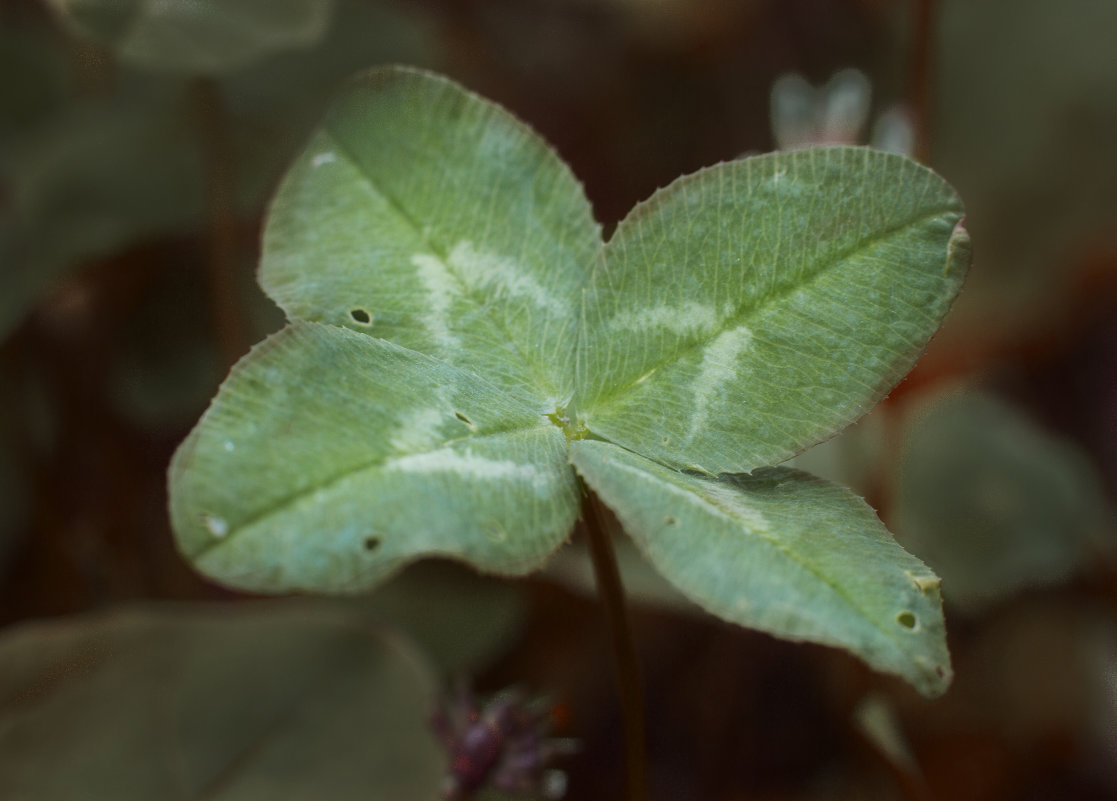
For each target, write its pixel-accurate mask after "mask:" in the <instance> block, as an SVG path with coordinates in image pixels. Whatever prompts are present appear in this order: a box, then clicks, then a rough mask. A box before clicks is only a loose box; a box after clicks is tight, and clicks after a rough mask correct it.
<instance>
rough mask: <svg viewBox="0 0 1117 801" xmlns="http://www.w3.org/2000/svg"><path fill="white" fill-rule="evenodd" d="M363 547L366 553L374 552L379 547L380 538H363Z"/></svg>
mask: <svg viewBox="0 0 1117 801" xmlns="http://www.w3.org/2000/svg"><path fill="white" fill-rule="evenodd" d="M364 545H365V550H366V551H375V550H376V549H377V548H379V547H380V538H379V537H365V543H364Z"/></svg>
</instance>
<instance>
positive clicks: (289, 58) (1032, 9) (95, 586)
mask: <svg viewBox="0 0 1117 801" xmlns="http://www.w3.org/2000/svg"><path fill="white" fill-rule="evenodd" d="M1115 6H1117V4H1114V3H1111V2H1101V0H1097V1H1095V2H1091V1H1090V0H1074V2H1067V3H1060V4H1053V3H1046V2H1042V0H937V1H935V0H923V1H922V2H915V1H914V0H913V1H912V2H902V1H901V0H829V1H826V0H707V2H701V3H697V2H687V1H686V0H443V1H442V2H417V1H415V0H412V1H410V2H408V1H405V0H397V1H395V2H388V0H363V1H362V0H345V2H341V1H340V0H339V3H338V5H337V7H336V8H335V9H334V16H333V18H332V21H331V23H330V26H329V27H328V29H327V30H326V32H325V33H324V34H323V37H322V38H321V40H320V41H318V42H316V43H314V44H312V45H309V46H306V47H302V48H296V49H289V50H285V51H283V52H278V53H276V54H273V55H265V56H262V57H261V58H258V59H255V60H253V61H252V62H251V63H249V64H246V65H243V66H239V67H237V68H235V69H230V70H222V71H218V72H215V73H214V74H212V75H209V76H198V75H191V74H184V73H182V72H173V71H172V72H168V71H166V70H162V69H158V68H152V67H150V65H143V64H135V63H129V62H128V61H127V60H122V59H120V58H118V57H117V55H115V54H114V50H113V47H112V45H111V43H106V42H105V41H97V40H96V37H94V38H93V39H90V38H86V37H82V36H81V35H78V34H76V33H74V32H73V30H72V29H71V28H70V27H69V26H68V25H67V24H65V22H64V20H63V19H62V18H61V17H59V16H58V15H57V14H56V13H55V12H53V11H52V9H51V8H48V7H47V5H46V4H44V3H38V2H31V0H5V2H3V3H0V150H2V151H3V152H2V154H0V259H2V261H0V623H2V624H3V625H4V626H5V627H7V630H9V631H11V630H15V628H16V627H17V626H19V625H20V624H24V623H27V622H29V621H35V620H41V619H57V618H62V617H63V616H74V615H80V614H83V613H88V612H92V611H96V610H106V609H114V608H118V607H122V606H125V605H128V604H132V603H134V602H137V601H151V600H157V601H170V600H174V601H210V602H212V601H224V602H230V603H237V602H240V601H241V598H240V596H238V595H236V594H235V593H232V592H230V591H227V590H223V589H220V588H217V587H214V586H212V585H210V584H208V583H206V582H205V581H204V580H203V579H201V578H200V577H199V576H197V575H196V574H195V573H193V572H192V571H191V569H190V568H189V567H188V565H187V564H186V563H185V561H184V560H183V559H181V558H180V557H179V556H178V554H177V553H176V551H175V548H174V544H173V540H172V536H171V533H170V530H169V526H168V522H167V515H166V490H165V471H166V466H167V464H168V462H169V460H170V457H171V454H172V453H173V450H174V448H175V447H176V445H177V444H178V443H179V442H180V441H181V440H182V438H183V437H184V436H185V435H186V433H187V432H188V431H189V430H190V428H191V427H192V425H193V424H194V422H195V421H196V420H197V418H198V416H199V415H200V414H201V413H202V411H203V410H204V409H205V406H206V403H207V402H208V399H209V398H210V397H211V396H212V394H213V393H214V391H215V390H216V387H217V385H218V384H219V383H220V380H221V378H222V377H223V375H224V374H225V372H226V371H227V369H228V367H229V366H230V365H231V364H232V362H233V361H234V360H235V359H236V358H238V357H239V356H240V355H242V354H243V353H245V352H246V351H247V349H248V347H249V346H250V345H251V344H252V343H253V342H255V341H257V340H258V339H260V338H261V337H262V336H263V335H264V334H266V333H268V332H269V331H272V330H275V329H277V328H278V327H279V326H280V325H281V324H282V318H281V315H280V314H279V312H278V311H277V310H276V309H275V308H274V307H273V306H272V305H271V304H270V301H268V300H267V299H266V298H264V297H263V296H262V294H261V293H260V292H259V290H258V289H256V287H255V284H254V268H255V261H256V258H257V256H258V242H257V237H258V234H259V231H260V227H261V224H262V221H263V215H264V209H265V204H266V200H267V197H268V195H269V194H270V192H271V190H272V188H273V187H274V185H275V183H276V181H277V180H278V178H279V176H280V175H281V174H282V170H283V169H284V167H285V165H286V163H288V162H289V161H290V159H291V158H293V157H294V155H295V154H296V153H297V152H298V150H299V148H300V147H301V142H302V141H303V140H304V139H305V137H306V136H307V134H308V133H309V131H310V129H311V128H312V127H313V124H314V121H315V119H316V118H317V116H318V115H319V114H320V113H321V111H322V110H323V109H324V108H325V106H326V105H327V103H328V101H329V97H330V93H331V92H332V90H333V88H334V87H336V86H337V84H338V83H339V82H340V81H341V80H342V79H343V78H344V77H345V76H346V75H347V74H349V73H351V72H353V71H355V70H357V69H359V68H361V67H365V66H372V65H375V64H383V63H389V62H404V63H412V64H418V65H421V66H426V67H430V68H433V69H437V70H438V71H440V72H443V73H445V74H447V75H449V76H451V77H453V78H454V79H456V80H458V81H460V82H462V83H464V84H465V85H467V86H468V87H470V88H471V89H473V90H475V91H477V92H479V93H481V94H483V95H485V96H487V97H490V98H492V99H494V100H496V101H498V102H500V103H501V104H503V105H505V106H506V107H507V108H509V109H510V110H511V111H512V112H513V113H515V114H516V115H517V116H519V117H520V118H522V119H524V120H525V121H527V122H528V123H529V124H531V125H532V126H533V127H534V128H536V130H538V131H539V132H540V133H541V134H542V135H543V136H544V137H545V138H546V139H547V140H548V141H549V142H550V143H551V144H552V145H553V146H554V147H555V148H556V149H557V150H558V152H559V153H560V154H561V155H562V156H563V157H564V158H565V159H566V160H567V161H568V162H569V163H570V164H571V165H572V167H573V170H574V172H575V173H576V174H577V175H578V176H579V177H580V178H581V179H582V180H583V181H584V183H585V186H586V191H587V194H588V196H589V198H590V200H591V202H592V203H593V206H594V209H595V211H596V214H597V217H598V219H599V220H600V221H601V222H602V223H603V224H604V225H605V227H606V231H609V230H611V227H612V226H613V225H614V224H615V223H616V222H617V221H618V220H619V219H621V218H622V217H623V216H624V215H625V214H626V213H627V211H628V209H630V208H631V207H632V206H633V205H634V204H635V203H636V202H637V201H639V200H640V199H642V198H644V197H646V196H647V195H648V194H649V193H651V192H652V191H653V190H654V189H655V188H657V187H660V186H664V185H666V184H667V183H669V182H670V181H671V180H673V179H674V178H675V177H677V176H678V175H680V174H683V173H687V172H691V171H694V170H695V169H697V168H699V167H702V166H704V165H708V164H712V163H716V162H718V161H722V160H726V159H732V158H736V157H739V156H740V155H742V154H744V153H747V152H766V151H769V150H771V149H773V148H775V147H776V145H777V143H776V142H775V141H774V140H773V136H772V133H771V130H772V124H771V117H770V112H769V98H770V93H771V89H772V85H773V83H774V82H775V81H776V79H777V78H779V77H780V76H781V75H784V74H786V73H788V72H797V73H800V74H801V75H803V76H804V77H805V78H806V79H807V80H808V81H809V82H810V83H812V84H814V85H816V86H822V85H823V84H825V83H826V81H827V80H828V79H829V78H830V76H831V75H833V74H834V73H835V72H837V71H838V70H840V69H843V68H848V67H856V68H858V69H860V70H861V71H862V72H863V73H864V74H865V75H866V76H867V77H868V79H869V80H870V82H871V85H872V106H871V115H872V116H876V115H878V114H879V113H881V112H882V111H884V110H885V109H886V108H889V107H893V106H896V105H900V106H902V107H903V108H906V109H907V111H908V112H909V113H910V114H911V116H912V118H913V119H914V120H915V122H916V130H915V137H916V142H917V150H918V152H917V154H916V155H918V156H919V157H921V158H922V159H923V160H925V161H927V162H928V163H929V164H930V165H931V166H933V167H935V168H936V169H938V170H939V171H940V172H942V174H943V175H945V176H946V178H947V179H948V180H950V181H951V182H952V183H953V184H954V185H955V186H956V187H957V188H958V189H959V191H960V193H961V194H962V196H963V199H964V200H965V201H966V204H967V210H968V220H967V227H968V228H969V230H970V231H971V234H972V237H973V242H974V251H975V261H974V265H973V268H972V272H971V277H970V279H969V281H968V283H967V287H966V289H965V290H964V292H963V295H962V298H961V299H960V301H959V302H958V304H957V306H956V308H955V311H954V312H953V313H952V315H951V317H950V318H949V319H948V321H947V324H946V326H945V327H944V329H943V331H942V332H941V333H940V335H939V336H938V337H937V338H936V339H935V340H934V341H933V343H932V345H931V348H930V350H929V352H928V354H927V355H926V357H925V358H924V359H923V361H921V362H920V364H919V366H918V367H917V368H916V370H915V372H914V373H913V374H912V375H911V376H910V377H909V378H908V379H907V380H906V381H905V382H904V383H903V384H901V386H900V387H899V388H898V389H897V390H896V391H895V392H894V393H893V394H892V396H891V397H890V398H889V399H888V400H887V401H886V402H885V404H884V406H883V408H882V409H881V410H879V411H878V412H874V415H873V417H872V418H871V422H866V423H865V424H862V426H859V427H858V429H859V431H860V433H856V432H853V433H851V435H849V436H848V437H846V436H845V435H843V437H839V439H838V440H836V441H835V443H833V445H832V449H831V451H829V452H828V454H827V455H823V456H816V457H815V458H816V461H814V462H811V461H809V460H810V459H811V458H812V457H811V456H808V457H805V458H806V459H807V460H808V461H806V462H804V465H805V466H807V467H808V468H810V469H818V470H819V471H820V472H823V473H827V474H830V475H833V476H834V477H836V478H839V479H841V480H844V481H846V482H848V483H851V484H852V485H853V486H854V487H855V489H857V490H858V491H859V492H860V493H861V494H863V495H865V496H866V497H867V498H868V499H869V501H870V502H871V503H872V504H873V505H874V507H875V508H877V509H878V510H879V513H880V515H881V517H882V518H883V519H884V520H885V522H886V523H888V524H889V525H890V528H892V530H894V531H895V532H896V533H897V536H898V537H899V538H900V540H901V541H902V542H904V543H905V544H907V545H909V547H911V548H912V549H913V550H914V551H915V552H916V553H917V554H919V555H922V556H924V557H925V558H926V559H927V560H928V562H929V563H930V565H931V566H932V568H934V569H936V570H937V571H938V572H940V574H941V575H943V576H944V578H945V579H946V581H945V585H944V594H945V597H946V599H947V607H946V612H947V623H948V630H949V636H950V643H951V648H952V652H953V654H954V661H955V671H956V674H957V679H956V683H955V686H954V688H953V689H952V690H951V692H950V693H949V694H948V695H947V696H945V697H944V698H942V699H939V700H936V701H926V700H923V699H920V698H919V697H918V696H916V695H915V694H914V693H913V692H912V691H910V690H909V689H907V688H906V687H904V686H901V685H900V684H899V683H897V682H894V681H892V680H891V679H887V678H882V677H880V676H878V675H875V674H872V673H871V672H869V671H868V670H866V669H864V668H863V667H861V666H860V665H859V664H858V663H856V662H855V661H854V660H852V659H851V658H849V657H847V656H845V655H844V654H841V653H838V652H834V651H831V650H828V649H823V648H820V647H816V646H808V645H793V644H787V643H782V642H778V641H775V640H773V639H771V638H768V637H766V636H763V635H759V634H754V633H750V632H746V631H742V630H739V629H736V628H734V627H732V626H729V625H727V624H722V623H719V622H718V621H715V620H713V619H712V618H709V617H704V616H701V615H699V614H696V613H693V612H691V611H689V610H684V609H680V608H679V607H678V605H677V604H673V603H666V604H659V603H656V602H655V601H654V597H655V592H654V591H653V592H651V593H650V595H649V596H648V597H651V598H653V600H652V601H650V602H648V601H645V602H640V603H637V604H636V606H635V612H636V620H635V622H636V630H637V635H638V640H639V647H640V651H641V656H642V660H643V665H644V671H645V682H646V694H647V698H648V701H649V720H650V726H651V731H650V736H649V740H650V754H651V762H652V766H653V767H652V770H651V784H652V789H653V798H656V799H692V798H693V799H719V800H720V799H753V800H759V799H788V800H790V799H804V800H805V799H854V798H856V799H942V801H946V800H947V799H949V800H950V801H968V800H970V799H972V800H973V801H1009V800H1010V799H1011V800H1013V801H1016V800H1017V799H1019V800H1021V801H1023V800H1024V799H1037V800H1038V799H1112V798H1117V614H1115V605H1117V572H1115V570H1114V561H1113V556H1112V554H1113V547H1112V546H1113V544H1114V541H1113V540H1114V537H1113V522H1114V518H1113V515H1112V511H1111V505H1112V502H1113V500H1114V493H1115V490H1117V305H1115V300H1117V224H1115V223H1117V152H1115V151H1114V142H1117V48H1114V46H1113V37H1114V33H1115V32H1117V8H1115ZM860 141H862V142H866V141H868V132H867V130H866V132H865V133H864V134H863V135H862V136H861V139H860ZM959 391H964V392H965V393H967V394H966V395H965V397H967V398H972V397H975V396H976V397H979V398H982V399H986V400H990V399H991V400H990V402H992V403H994V404H996V406H995V409H1005V410H1007V411H1006V412H1005V413H1004V414H1000V413H999V412H993V413H991V414H987V416H986V417H982V416H981V415H982V414H986V412H983V411H981V409H977V410H976V411H975V407H973V406H967V405H966V403H964V402H963V403H961V404H953V405H952V402H947V401H946V400H944V399H950V398H956V397H957V393H958V392H959ZM986 411H987V410H986ZM982 420H988V421H991V422H989V423H988V424H986V423H982ZM1002 424H1003V425H1004V426H1006V427H1005V428H1004V429H1003V430H1002V429H1001V428H998V426H1001V425H1002ZM936 426H938V427H937V428H936ZM842 442H844V443H845V444H839V443H842ZM936 446H937V447H936ZM1006 488H1007V489H1006ZM935 557H938V558H935ZM940 559H941V561H939V560H940ZM1006 576H1007V578H1006ZM573 586H574V585H573V584H572V583H571V582H570V581H569V580H566V579H562V578H561V577H557V572H555V573H554V574H552V575H551V576H549V577H544V578H535V579H529V580H523V581H518V582H514V590H513V591H512V596H514V597H513V599H512V600H510V601H509V603H513V604H515V605H516V608H517V609H519V610H520V613H519V615H518V617H517V622H516V624H515V625H509V626H508V627H507V628H506V629H505V630H503V632H502V634H501V635H500V636H499V637H498V638H497V642H495V643H494V644H493V645H492V647H490V648H488V649H487V652H486V655H485V658H483V659H479V660H477V661H476V662H475V663H474V664H473V671H472V672H474V673H475V674H476V681H477V683H478V685H479V686H480V687H481V688H482V689H484V690H489V691H495V690H497V689H499V688H501V687H504V686H507V685H510V684H514V683H523V684H526V685H527V686H530V687H532V688H535V689H538V690H540V691H542V692H545V693H547V695H548V696H549V697H550V698H551V699H553V701H554V703H555V704H556V712H555V717H556V726H557V728H558V730H559V732H560V733H561V734H563V735H564V736H572V737H577V738H579V739H580V740H581V751H580V753H579V754H578V755H576V756H573V757H570V758H567V759H566V760H564V763H563V766H564V767H565V768H566V769H567V771H568V773H569V774H570V789H569V793H568V797H569V798H571V799H573V801H580V799H606V798H616V797H618V795H619V787H620V781H621V778H620V777H621V771H620V769H619V767H618V764H619V762H620V760H621V758H622V752H621V746H620V735H619V723H618V719H617V714H616V711H615V705H616V702H615V693H614V690H613V686H612V683H611V674H610V663H609V655H608V652H607V648H606V641H605V639H604V636H603V633H602V631H601V624H600V622H599V615H598V613H597V609H596V606H595V605H594V603H593V602H592V601H590V600H588V599H587V598H586V597H585V596H584V595H582V594H579V592H578V591H577V590H576V589H573V588H572V587H573ZM405 628H406V626H405ZM3 636H4V630H0V637H3ZM3 714H4V713H3V708H2V707H0V720H2V718H3ZM880 719H887V720H889V721H890V722H891V725H892V728H891V729H887V727H885V729H887V731H886V730H885V729H882V728H881V727H880V725H877V726H876V728H874V727H873V726H869V725H867V724H866V723H865V721H873V720H878V721H879V720H880ZM897 748H899V749H901V751H902V754H903V755H900V753H901V752H900V751H897V750H896V749H897ZM75 797H80V796H75ZM369 797H375V796H372V795H370V796H369Z"/></svg>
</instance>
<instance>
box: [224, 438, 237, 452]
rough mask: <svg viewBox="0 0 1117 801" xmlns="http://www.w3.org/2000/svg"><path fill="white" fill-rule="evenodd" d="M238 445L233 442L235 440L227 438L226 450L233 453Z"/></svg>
mask: <svg viewBox="0 0 1117 801" xmlns="http://www.w3.org/2000/svg"><path fill="white" fill-rule="evenodd" d="M236 447H237V446H236V445H234V444H233V441H232V440H231V439H227V440H225V450H226V451H227V452H228V453H232V452H233V451H234V450H236Z"/></svg>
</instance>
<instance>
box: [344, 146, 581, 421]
mask: <svg viewBox="0 0 1117 801" xmlns="http://www.w3.org/2000/svg"><path fill="white" fill-rule="evenodd" d="M323 134H324V135H325V136H326V137H327V138H328V139H329V141H330V142H332V143H333V144H334V146H335V147H336V149H337V151H338V152H339V153H340V155H341V156H342V158H344V159H345V160H346V161H348V162H349V163H350V164H351V165H352V166H353V168H354V169H355V170H356V171H357V172H358V173H360V174H361V175H362V176H363V177H364V179H365V181H366V183H367V184H368V187H369V189H370V190H371V191H372V192H374V193H376V194H377V195H379V196H380V197H381V198H383V200H384V202H385V203H386V204H387V205H388V206H389V208H391V209H392V211H394V212H395V213H396V214H397V215H398V216H399V217H400V219H402V220H403V221H404V223H405V224H406V225H407V226H408V227H409V228H410V229H411V231H412V232H413V233H414V235H415V238H416V239H417V240H419V241H420V242H422V243H423V244H424V245H425V246H426V247H427V248H428V249H429V250H430V251H431V252H432V253H433V254H434V255H435V257H436V258H437V259H438V260H439V262H441V264H442V266H443V267H444V268H445V270H446V274H447V275H449V276H450V277H451V278H453V279H454V282H455V284H456V288H457V289H458V295H459V296H460V297H463V298H465V299H466V300H468V301H469V302H470V303H472V304H473V305H474V307H476V308H479V309H481V310H482V311H483V312H484V314H485V317H486V318H487V319H488V320H489V322H490V323H492V324H493V326H494V327H496V328H497V329H498V330H499V331H500V333H501V334H503V336H504V339H505V341H506V342H508V343H509V344H510V345H511V346H512V348H513V349H514V350H515V352H516V355H517V356H519V357H520V361H521V362H523V364H524V366H525V367H527V368H528V369H529V370H530V371H531V374H532V378H533V379H534V380H533V381H532V384H533V387H534V388H535V389H537V390H538V389H540V388H545V390H549V391H544V394H543V396H542V397H541V398H539V400H541V401H545V400H546V398H548V397H553V396H555V395H556V394H560V393H558V392H557V390H556V389H555V388H554V386H553V385H552V381H551V380H550V377H549V376H547V375H545V374H543V373H542V372H541V368H540V365H538V364H536V363H535V362H533V361H531V360H530V359H528V358H527V355H526V354H525V353H524V351H523V350H522V349H521V348H520V343H519V342H518V341H517V340H516V338H515V337H514V336H512V331H511V329H509V328H508V325H507V323H506V321H505V320H503V319H501V318H500V317H498V316H497V315H494V314H493V309H494V308H495V307H496V306H497V305H499V304H492V303H484V302H482V301H481V300H478V298H477V297H476V295H475V293H474V292H473V291H471V290H470V289H469V286H468V284H466V282H465V281H464V280H462V278H461V277H460V276H459V275H457V274H456V273H455V272H454V270H453V269H452V266H451V264H450V257H449V254H448V253H447V252H446V249H445V248H443V247H442V246H440V245H438V244H437V243H435V242H434V241H432V240H431V238H430V237H429V236H427V235H425V234H424V233H423V228H422V226H420V225H419V224H418V222H416V220H415V218H414V217H413V216H412V215H411V214H410V213H409V212H408V211H407V209H406V208H405V207H404V206H403V204H402V203H401V202H400V201H399V199H398V198H396V197H395V196H394V195H393V194H391V193H389V192H388V191H387V190H386V189H385V188H384V187H383V185H382V183H381V182H378V181H377V180H376V178H375V176H373V175H372V174H371V173H370V172H369V171H368V170H367V169H366V167H365V165H364V164H362V163H361V161H360V160H359V159H358V158H357V157H356V155H355V154H354V153H353V152H352V151H351V150H350V149H349V148H348V147H347V146H346V145H345V144H343V143H342V141H341V140H340V139H339V138H338V137H337V136H335V135H334V133H333V132H332V131H331V130H329V129H328V128H324V129H323Z"/></svg>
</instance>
